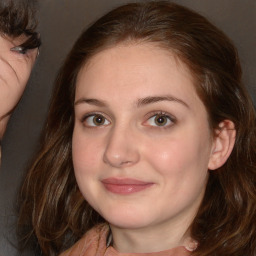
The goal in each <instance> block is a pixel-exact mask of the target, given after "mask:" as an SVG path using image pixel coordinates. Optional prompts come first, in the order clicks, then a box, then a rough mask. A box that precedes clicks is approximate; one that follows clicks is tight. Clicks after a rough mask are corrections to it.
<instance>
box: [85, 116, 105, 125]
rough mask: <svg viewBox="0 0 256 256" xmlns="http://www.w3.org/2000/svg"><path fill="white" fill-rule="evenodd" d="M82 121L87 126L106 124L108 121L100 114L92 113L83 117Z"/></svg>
mask: <svg viewBox="0 0 256 256" xmlns="http://www.w3.org/2000/svg"><path fill="white" fill-rule="evenodd" d="M83 123H85V126H88V127H96V126H107V125H109V124H110V122H109V121H108V120H107V119H106V118H105V117H104V116H103V115H100V114H93V115H89V116H86V117H85V118H83Z"/></svg>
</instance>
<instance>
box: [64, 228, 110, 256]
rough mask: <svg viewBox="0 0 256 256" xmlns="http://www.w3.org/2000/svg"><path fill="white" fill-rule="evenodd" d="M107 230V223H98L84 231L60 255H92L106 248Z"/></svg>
mask: <svg viewBox="0 0 256 256" xmlns="http://www.w3.org/2000/svg"><path fill="white" fill-rule="evenodd" d="M108 232H109V227H108V225H107V224H99V225H97V226H95V227H93V228H92V229H90V230H89V231H88V232H86V233H85V235H84V236H83V237H82V238H81V239H80V240H78V241H77V242H76V243H75V244H74V245H73V246H72V247H71V248H69V249H68V250H67V251H65V252H63V253H62V254H61V255H60V256H74V255H76V256H77V255H80V256H85V255H94V254H95V253H96V252H98V251H104V250H106V239H107V235H108Z"/></svg>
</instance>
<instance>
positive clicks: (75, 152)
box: [72, 133, 100, 172]
mask: <svg viewBox="0 0 256 256" xmlns="http://www.w3.org/2000/svg"><path fill="white" fill-rule="evenodd" d="M99 155H100V147H99V144H98V143H97V142H96V141H95V140H92V139H88V138H87V139H86V140H85V139H83V138H82V137H81V136H77V134H76V133H74V135H73V140H72V156H73V165H74V170H75V172H90V170H92V169H93V167H94V166H95V165H97V164H98V163H99V161H100V159H99Z"/></svg>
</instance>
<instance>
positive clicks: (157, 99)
mask: <svg viewBox="0 0 256 256" xmlns="http://www.w3.org/2000/svg"><path fill="white" fill-rule="evenodd" d="M161 101H174V102H178V103H180V104H182V105H183V106H185V107H187V108H189V105H188V104H187V103H186V102H185V101H183V100H181V99H179V98H176V97H174V96H171V95H165V96H153V97H151V96H149V97H146V98H142V99H139V100H138V102H137V107H142V106H145V105H148V104H152V103H157V102H161Z"/></svg>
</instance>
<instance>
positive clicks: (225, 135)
mask: <svg viewBox="0 0 256 256" xmlns="http://www.w3.org/2000/svg"><path fill="white" fill-rule="evenodd" d="M235 139H236V130H235V125H234V123H233V122H232V121H230V120H224V121H223V122H221V123H220V124H219V127H218V129H217V130H216V132H215V137H214V139H213V145H212V152H211V156H210V160H209V164H208V169H209V170H215V169H217V168H219V167H221V166H222V165H223V164H224V163H225V162H226V161H227V159H228V157H229V156H230V154H231V152H232V150H233V147H234V144H235Z"/></svg>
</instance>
